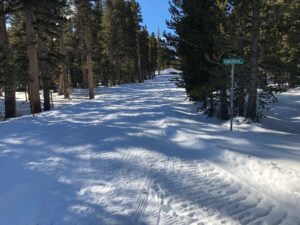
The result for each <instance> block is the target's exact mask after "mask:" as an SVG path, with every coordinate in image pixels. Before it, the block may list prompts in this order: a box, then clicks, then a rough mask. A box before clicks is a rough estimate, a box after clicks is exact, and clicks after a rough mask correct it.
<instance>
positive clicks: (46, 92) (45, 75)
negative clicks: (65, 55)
mask: <svg viewBox="0 0 300 225" xmlns="http://www.w3.org/2000/svg"><path fill="white" fill-rule="evenodd" d="M47 55H48V50H47V47H46V45H45V44H44V43H41V44H40V58H41V76H42V83H43V96H44V111H49V110H50V109H51V101H50V74H49V67H48V63H47V61H46V58H47Z"/></svg>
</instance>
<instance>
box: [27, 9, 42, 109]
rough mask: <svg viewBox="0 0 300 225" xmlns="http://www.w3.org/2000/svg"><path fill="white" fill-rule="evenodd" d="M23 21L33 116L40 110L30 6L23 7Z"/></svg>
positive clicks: (36, 58)
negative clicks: (24, 22) (24, 21)
mask: <svg viewBox="0 0 300 225" xmlns="http://www.w3.org/2000/svg"><path fill="white" fill-rule="evenodd" d="M25 20H26V24H25V28H26V31H25V32H26V42H27V56H28V61H29V99H30V103H31V113H32V114H35V113H40V112H41V111H42V109H41V100H40V93H39V71H38V55H37V47H36V37H35V33H34V29H33V12H32V8H31V6H30V4H27V5H26V6H25Z"/></svg>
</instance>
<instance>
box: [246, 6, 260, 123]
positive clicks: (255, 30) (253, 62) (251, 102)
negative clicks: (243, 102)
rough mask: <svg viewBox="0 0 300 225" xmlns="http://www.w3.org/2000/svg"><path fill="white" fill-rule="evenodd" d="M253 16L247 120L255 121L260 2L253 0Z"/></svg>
mask: <svg viewBox="0 0 300 225" xmlns="http://www.w3.org/2000/svg"><path fill="white" fill-rule="evenodd" d="M252 4H253V15H252V44H251V59H250V66H251V75H250V76H251V77H250V85H249V97H248V108H247V118H250V119H252V120H256V119H257V112H256V108H257V79H258V57H259V29H260V18H259V11H260V0H253V3H252Z"/></svg>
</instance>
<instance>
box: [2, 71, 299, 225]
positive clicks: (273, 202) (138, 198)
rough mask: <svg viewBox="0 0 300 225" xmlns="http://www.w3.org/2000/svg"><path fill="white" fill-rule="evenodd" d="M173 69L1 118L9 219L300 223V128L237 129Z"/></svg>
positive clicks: (56, 223) (11, 223) (54, 224)
mask: <svg viewBox="0 0 300 225" xmlns="http://www.w3.org/2000/svg"><path fill="white" fill-rule="evenodd" d="M172 78H174V76H173V75H163V76H159V77H157V78H155V80H153V81H148V82H146V83H145V84H131V85H124V86H120V87H114V88H103V89H101V90H99V93H98V95H97V98H96V99H95V100H93V101H86V102H84V103H81V104H78V105H74V106H68V107H65V108H60V109H58V110H54V111H51V112H48V113H43V114H40V115H38V116H36V117H30V116H27V117H23V118H19V119H15V120H12V121H9V122H5V123H1V124H0V133H1V137H0V184H1V185H0V224H1V225H2V224H3V225H36V224H39V225H50V224H51V225H98V224H99V225H100V224H101V225H102V224H125V225H135V224H147V225H148V224H149V225H152V224H153V225H159V224H160V225H163V224H195V225H196V224H212V225H217V224H272V225H275V224H276V225H277V224H283V225H286V224H288V225H294V224H295V225H298V224H300V216H299V209H300V185H299V184H300V175H299V173H300V170H297V167H295V168H294V167H293V168H290V167H288V166H287V165H288V163H289V162H291V161H297V160H299V158H297V157H299V155H300V154H299V152H298V151H296V150H297V148H298V147H299V148H298V149H300V145H299V143H297V141H298V140H299V136H297V135H294V134H293V135H288V134H285V135H282V134H278V133H273V132H271V131H268V130H263V129H262V130H259V131H256V132H258V133H254V132H252V131H251V130H250V129H244V130H243V129H242V128H241V129H240V132H235V133H230V132H228V131H227V128H226V127H222V126H220V123H218V122H215V123H214V122H213V121H210V120H209V121H208V120H206V119H205V117H204V116H200V115H198V114H197V113H196V112H195V110H194V109H195V108H194V106H193V105H192V104H191V103H189V102H186V101H185V99H186V95H185V91H184V90H183V89H180V88H177V87H176V86H175V84H174V83H173V82H171V81H170V79H172ZM208 122H209V123H208ZM261 140H268V141H270V142H275V144H274V143H273V144H274V145H276V146H277V147H278V146H280V145H286V143H287V142H288V141H289V142H290V148H295V149H294V150H293V149H289V148H288V149H284V148H281V149H279V148H276V146H273V147H272V146H271V143H270V146H268V145H267V143H263V141H261ZM263 146H264V147H265V148H266V151H263V149H257V148H261V147H263ZM251 150H253V152H254V154H251ZM279 150H280V151H281V152H280V153H278V151H279ZM290 157H291V158H290ZM278 158H280V159H282V158H284V159H285V160H286V162H287V164H284V163H283V164H281V161H278V162H277V159H278ZM299 162H300V160H299V161H298V163H299Z"/></svg>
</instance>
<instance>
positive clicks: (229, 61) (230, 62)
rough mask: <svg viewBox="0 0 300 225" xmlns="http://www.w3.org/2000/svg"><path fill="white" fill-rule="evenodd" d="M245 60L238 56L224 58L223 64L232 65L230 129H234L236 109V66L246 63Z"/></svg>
mask: <svg viewBox="0 0 300 225" xmlns="http://www.w3.org/2000/svg"><path fill="white" fill-rule="evenodd" d="M244 63H245V60H244V59H243V58H238V59H223V64H224V65H231V93H230V112H231V113H230V114H231V119H230V130H231V131H232V127H233V110H234V105H233V88H234V66H235V65H241V64H244Z"/></svg>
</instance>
